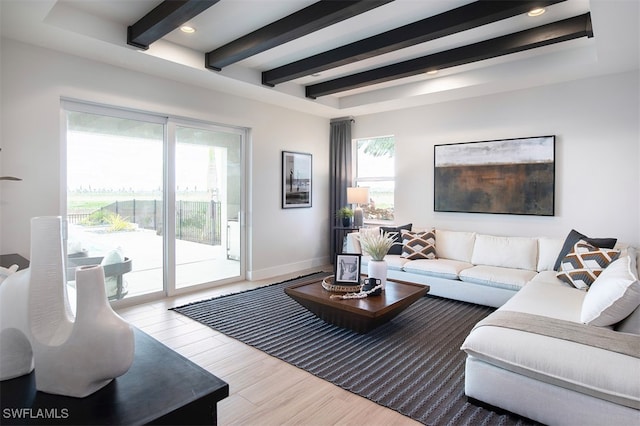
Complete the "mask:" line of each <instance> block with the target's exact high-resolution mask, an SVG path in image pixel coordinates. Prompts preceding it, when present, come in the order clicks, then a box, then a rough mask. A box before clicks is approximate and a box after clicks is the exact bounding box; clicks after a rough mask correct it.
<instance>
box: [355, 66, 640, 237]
mask: <svg viewBox="0 0 640 426" xmlns="http://www.w3.org/2000/svg"><path fill="white" fill-rule="evenodd" d="M639 93H640V87H639V79H638V73H637V72H634V73H624V74H618V75H613V76H610V77H601V78H592V79H587V80H581V81H574V82H569V83H563V84H557V85H551V86H546V87H540V88H534V89H528V90H522V91H517V92H511V93H503V94H497V95H492V96H483V97H478V98H473V99H466V100H461V101H455V102H448V103H443V104H437V105H429V106H424V107H416V108H411V109H406V110H401V111H394V112H389V113H381V114H372V115H367V116H360V117H356V123H355V125H354V130H353V136H354V137H355V138H364V137H372V136H380V135H388V134H394V135H395V137H396V149H397V151H396V174H397V180H396V200H395V206H396V223H397V224H403V223H408V222H413V223H414V224H415V225H417V226H420V227H431V226H433V227H440V228H445V229H460V230H476V231H479V232H485V233H493V234H496V235H523V236H535V235H546V236H561V237H564V236H565V235H566V234H567V233H568V232H569V231H570V230H571V228H575V229H577V230H578V231H580V232H582V233H585V234H587V235H590V236H593V237H609V236H612V237H617V238H618V239H619V240H620V241H624V242H627V243H632V244H634V245H639V244H640V175H639V171H638V170H639V161H638V160H639V158H640V132H639V130H638V126H639V124H638V123H639V117H640V110H639V107H638V103H639V96H638V94H639ZM541 135H556V209H555V210H556V213H555V216H554V217H536V216H511V215H489V214H467V213H441V212H434V211H433V147H434V145H436V144H448V143H456V142H471V141H482V140H492V139H504V138H514V137H527V136H541Z"/></svg>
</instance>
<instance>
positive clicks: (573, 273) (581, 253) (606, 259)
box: [557, 240, 620, 290]
mask: <svg viewBox="0 0 640 426" xmlns="http://www.w3.org/2000/svg"><path fill="white" fill-rule="evenodd" d="M619 255H620V251H619V250H613V249H606V248H598V247H596V246H594V245H592V244H589V243H587V242H586V241H585V240H579V241H578V242H577V243H576V244H575V245H574V246H573V250H571V251H570V252H569V253H568V254H567V255H566V256H565V257H564V259H563V260H562V262H561V263H560V272H558V275H557V276H558V278H559V279H561V280H562V281H564V282H566V283H568V284H571V285H572V286H574V287H575V288H578V289H580V290H587V289H588V288H589V286H590V285H591V284H592V283H593V282H594V281H595V280H596V278H598V276H599V275H600V274H601V273H602V271H603V270H604V269H605V268H606V267H607V266H608V265H609V264H610V263H611V262H613V261H614V260H616V258H617V257H618V256H619Z"/></svg>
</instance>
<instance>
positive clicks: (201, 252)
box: [175, 125, 242, 288]
mask: <svg viewBox="0 0 640 426" xmlns="http://www.w3.org/2000/svg"><path fill="white" fill-rule="evenodd" d="M175 134H176V150H175V164H176V167H175V170H176V179H175V195H176V209H175V214H176V228H175V251H176V261H175V263H176V288H185V287H189V286H193V285H198V284H202V283H207V282H212V281H220V280H225V279H229V278H232V277H237V276H239V275H240V227H239V224H240V222H239V218H240V204H241V203H240V199H241V194H242V182H241V173H240V171H241V166H242V161H241V158H242V133H239V132H234V131H233V130H231V129H224V128H215V127H212V126H210V127H193V126H183V125H178V126H176V131H175Z"/></svg>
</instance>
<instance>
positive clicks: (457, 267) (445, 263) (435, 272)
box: [402, 259, 473, 280]
mask: <svg viewBox="0 0 640 426" xmlns="http://www.w3.org/2000/svg"><path fill="white" fill-rule="evenodd" d="M471 267H473V264H471V263H469V262H462V261H459V260H451V259H418V260H412V261H410V262H407V263H405V264H404V266H403V268H402V269H403V270H404V271H406V272H411V273H414V274H421V275H429V276H432V277H439V278H447V279H450V280H457V279H458V275H459V274H460V272H461V271H463V270H465V269H467V268H471Z"/></svg>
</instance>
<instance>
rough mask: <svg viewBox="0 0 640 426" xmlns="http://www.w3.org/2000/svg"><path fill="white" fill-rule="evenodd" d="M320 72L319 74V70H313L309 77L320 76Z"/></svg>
mask: <svg viewBox="0 0 640 426" xmlns="http://www.w3.org/2000/svg"><path fill="white" fill-rule="evenodd" d="M321 75H322V74H320V73H319V72H314V73H313V74H311V77H320V76H321Z"/></svg>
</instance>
